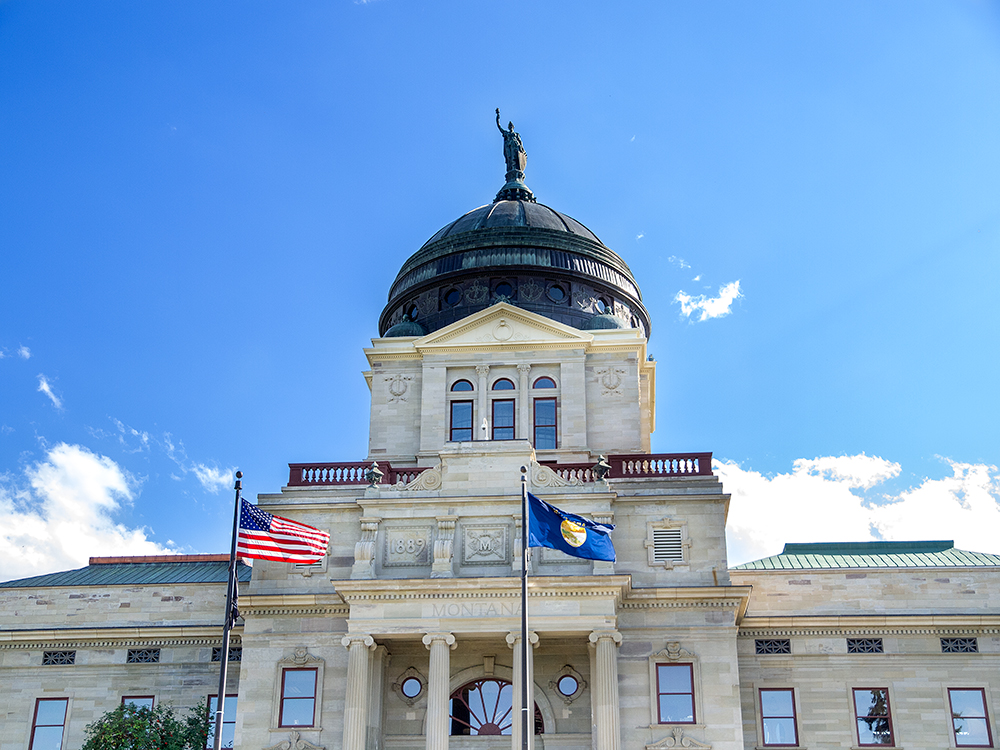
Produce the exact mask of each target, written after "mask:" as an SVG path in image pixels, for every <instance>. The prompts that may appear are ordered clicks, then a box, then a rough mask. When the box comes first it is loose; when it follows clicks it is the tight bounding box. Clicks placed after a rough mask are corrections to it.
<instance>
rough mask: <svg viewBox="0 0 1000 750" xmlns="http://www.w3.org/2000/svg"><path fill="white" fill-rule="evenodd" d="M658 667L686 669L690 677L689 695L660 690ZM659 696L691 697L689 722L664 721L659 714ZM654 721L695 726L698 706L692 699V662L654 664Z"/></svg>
mask: <svg viewBox="0 0 1000 750" xmlns="http://www.w3.org/2000/svg"><path fill="white" fill-rule="evenodd" d="M660 667H687V668H688V670H689V673H690V675H691V692H690V693H673V692H664V691H662V690H660ZM661 695H689V696H691V721H664V720H663V716H662V715H661V714H660V696H661ZM656 721H657V723H658V724H697V723H698V705H697V702H696V701H695V699H694V664H693V663H692V662H657V663H656Z"/></svg>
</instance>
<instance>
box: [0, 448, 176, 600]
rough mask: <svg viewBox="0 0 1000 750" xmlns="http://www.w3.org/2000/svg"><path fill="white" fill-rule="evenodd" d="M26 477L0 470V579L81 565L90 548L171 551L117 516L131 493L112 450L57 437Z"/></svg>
mask: <svg viewBox="0 0 1000 750" xmlns="http://www.w3.org/2000/svg"><path fill="white" fill-rule="evenodd" d="M25 478H26V480H27V483H26V485H22V486H18V485H16V484H15V483H14V482H13V480H12V478H11V477H10V476H9V475H7V476H4V477H2V478H0V528H2V529H3V531H2V532H0V580H5V581H6V580H10V579H12V578H22V577H27V576H33V575H41V574H44V573H51V572H54V571H57V570H66V569H71V568H78V567H82V566H84V565H86V564H87V560H88V558H89V557H90V556H91V555H108V556H116V555H153V554H164V553H171V552H174V551H175V550H173V549H169V548H164V547H161V546H160V545H159V544H156V543H155V542H152V541H150V540H149V539H147V537H146V530H145V529H142V528H128V527H126V526H124V525H122V524H119V523H115V521H114V520H113V516H114V514H115V513H116V512H117V511H118V510H119V509H120V508H121V505H122V503H123V502H128V501H131V500H132V497H133V494H132V482H131V480H130V478H129V477H128V475H127V474H126V473H125V472H124V471H123V470H122V469H121V468H120V467H119V466H118V465H117V464H116V463H115V462H114V461H112V460H111V459H110V458H107V457H105V456H99V455H97V454H95V453H91V452H90V451H88V450H87V449H86V448H83V447H82V446H79V445H67V444H66V443H60V444H58V445H56V446H54V447H53V448H51V449H50V450H49V451H48V453H47V454H46V457H45V460H44V461H40V462H38V463H36V464H35V465H34V466H32V467H31V468H29V469H27V470H26V471H25Z"/></svg>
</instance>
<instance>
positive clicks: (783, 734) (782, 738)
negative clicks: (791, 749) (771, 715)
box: [764, 719, 795, 745]
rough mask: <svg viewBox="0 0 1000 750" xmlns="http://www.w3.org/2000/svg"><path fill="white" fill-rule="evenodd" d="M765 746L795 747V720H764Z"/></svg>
mask: <svg viewBox="0 0 1000 750" xmlns="http://www.w3.org/2000/svg"><path fill="white" fill-rule="evenodd" d="M764 744H765V745H794V744H795V719H764Z"/></svg>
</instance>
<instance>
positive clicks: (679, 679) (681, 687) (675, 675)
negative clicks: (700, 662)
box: [656, 664, 694, 724]
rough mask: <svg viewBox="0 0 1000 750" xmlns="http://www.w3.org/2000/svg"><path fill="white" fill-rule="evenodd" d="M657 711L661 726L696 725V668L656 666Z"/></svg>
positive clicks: (687, 666)
mask: <svg viewBox="0 0 1000 750" xmlns="http://www.w3.org/2000/svg"><path fill="white" fill-rule="evenodd" d="M656 697H657V703H658V706H657V710H658V712H659V713H658V715H659V717H660V723H661V724H694V668H693V666H692V665H691V664H657V665H656Z"/></svg>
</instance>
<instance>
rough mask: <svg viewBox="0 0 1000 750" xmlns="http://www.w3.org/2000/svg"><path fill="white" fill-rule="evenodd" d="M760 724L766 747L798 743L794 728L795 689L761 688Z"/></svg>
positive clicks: (796, 732)
mask: <svg viewBox="0 0 1000 750" xmlns="http://www.w3.org/2000/svg"><path fill="white" fill-rule="evenodd" d="M760 725H761V731H762V734H763V740H764V745H765V746H766V747H782V746H784V747H789V746H792V747H794V746H795V745H798V744H799V735H798V731H797V730H796V728H795V691H794V690H793V689H792V688H761V690H760Z"/></svg>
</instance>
